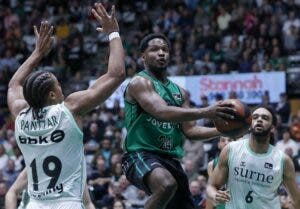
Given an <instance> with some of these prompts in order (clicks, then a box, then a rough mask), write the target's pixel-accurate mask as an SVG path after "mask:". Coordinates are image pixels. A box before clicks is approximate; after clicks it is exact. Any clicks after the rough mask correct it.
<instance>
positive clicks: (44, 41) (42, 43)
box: [33, 21, 54, 56]
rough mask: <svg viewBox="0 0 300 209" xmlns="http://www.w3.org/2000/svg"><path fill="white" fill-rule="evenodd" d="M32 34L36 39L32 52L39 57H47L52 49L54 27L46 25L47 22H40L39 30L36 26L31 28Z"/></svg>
mask: <svg viewBox="0 0 300 209" xmlns="http://www.w3.org/2000/svg"><path fill="white" fill-rule="evenodd" d="M33 29H34V34H35V37H36V43H35V49H34V51H35V52H36V53H37V54H38V55H40V56H45V55H47V54H48V53H49V52H50V50H51V47H52V42H53V37H52V35H53V30H54V27H53V26H52V25H51V26H50V24H49V23H48V21H42V22H41V25H40V30H38V28H37V27H36V26H33Z"/></svg>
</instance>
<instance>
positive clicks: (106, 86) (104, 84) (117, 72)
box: [65, 3, 125, 115]
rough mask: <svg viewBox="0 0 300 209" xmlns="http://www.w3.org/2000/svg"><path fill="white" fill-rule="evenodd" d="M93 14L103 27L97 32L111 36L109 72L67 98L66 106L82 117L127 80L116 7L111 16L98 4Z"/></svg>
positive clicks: (113, 8)
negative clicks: (85, 88)
mask: <svg viewBox="0 0 300 209" xmlns="http://www.w3.org/2000/svg"><path fill="white" fill-rule="evenodd" d="M92 13H93V15H94V17H95V18H96V20H97V21H98V22H99V24H101V27H102V28H99V27H98V28H97V31H99V32H104V33H106V34H108V35H109V51H110V53H109V61H108V70H107V73H105V74H104V75H103V76H101V77H100V78H98V79H97V80H96V82H95V83H94V84H93V85H92V86H91V87H89V88H88V89H87V90H84V91H79V92H75V93H73V94H71V95H69V96H68V97H67V98H66V100H65V104H66V106H67V107H68V108H69V109H70V110H71V112H72V113H73V114H74V115H82V114H84V113H86V112H88V111H90V110H92V109H93V108H95V107H96V106H98V105H99V104H101V103H102V102H104V101H105V100H106V99H107V98H108V97H109V96H110V95H111V94H112V93H113V92H114V91H115V90H116V89H117V87H118V86H119V85H120V84H121V83H122V82H123V81H124V79H125V63H124V49H123V46H122V41H121V38H120V36H119V26H118V22H117V19H116V17H115V7H114V6H112V11H111V14H110V15H109V14H108V13H107V12H106V10H105V9H104V7H103V5H102V4H101V3H96V4H95V8H94V9H92Z"/></svg>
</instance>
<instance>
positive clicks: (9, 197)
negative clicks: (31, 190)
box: [5, 169, 95, 209]
mask: <svg viewBox="0 0 300 209" xmlns="http://www.w3.org/2000/svg"><path fill="white" fill-rule="evenodd" d="M27 183H28V179H27V173H26V170H25V169H24V170H23V171H22V172H21V173H20V174H19V176H18V178H17V179H16V181H15V182H14V183H13V185H12V186H11V187H10V188H9V190H8V191H7V193H6V195H5V209H16V208H18V209H26V206H27V204H28V202H29V198H30V197H29V195H28V192H27V190H26V188H27ZM21 192H22V200H21V202H20V205H19V207H17V202H18V195H19V194H20V193H21ZM83 204H84V206H85V208H86V209H95V206H94V204H93V203H92V200H91V197H90V194H89V191H88V188H87V186H85V189H84V193H83Z"/></svg>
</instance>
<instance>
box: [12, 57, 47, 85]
mask: <svg viewBox="0 0 300 209" xmlns="http://www.w3.org/2000/svg"><path fill="white" fill-rule="evenodd" d="M42 57H43V56H42V55H41V54H39V53H38V52H36V51H33V52H32V54H31V55H30V56H29V57H28V58H27V60H26V61H25V62H24V63H23V64H22V65H21V66H20V67H19V69H18V70H17V71H16V73H15V74H14V76H13V77H12V79H11V80H10V82H9V84H8V86H9V88H13V87H14V86H19V85H23V83H24V81H25V79H26V77H27V76H28V75H29V74H30V73H31V72H32V71H33V69H34V68H35V67H36V66H37V65H38V64H39V62H40V60H41V59H42Z"/></svg>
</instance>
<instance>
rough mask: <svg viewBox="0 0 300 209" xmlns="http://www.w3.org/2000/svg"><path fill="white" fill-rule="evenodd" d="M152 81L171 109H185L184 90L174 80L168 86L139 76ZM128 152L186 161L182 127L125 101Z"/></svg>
mask: <svg viewBox="0 0 300 209" xmlns="http://www.w3.org/2000/svg"><path fill="white" fill-rule="evenodd" d="M137 75H138V76H142V77H144V78H146V79H149V80H150V81H152V84H153V87H154V90H155V91H156V93H157V94H159V95H160V96H161V98H162V99H163V100H165V101H166V103H167V104H168V105H169V106H177V107H181V106H182V104H183V102H184V99H183V96H182V93H181V91H180V88H179V87H178V86H177V85H176V84H175V83H173V82H172V81H170V80H167V83H166V84H163V83H162V82H161V81H159V80H157V79H156V78H154V77H152V76H150V75H149V74H148V72H147V71H145V70H144V71H142V72H140V73H138V74H137ZM125 116H126V117H125V118H126V121H125V123H126V128H127V137H126V140H125V145H124V148H125V150H126V151H127V152H133V151H140V150H147V151H153V152H157V153H161V154H167V155H171V156H174V157H178V158H182V157H183V155H184V151H183V133H182V131H181V125H180V123H176V122H166V121H160V120H158V119H156V118H155V117H153V116H152V115H150V114H149V113H147V112H145V111H144V110H143V108H142V107H141V106H140V105H139V104H138V103H136V102H129V101H128V100H126V99H125Z"/></svg>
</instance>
